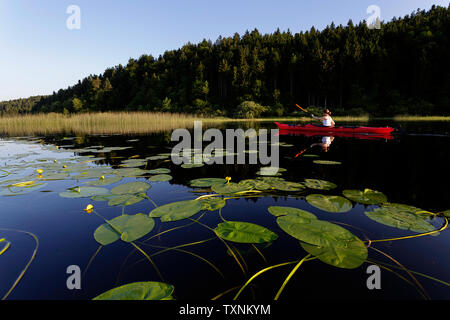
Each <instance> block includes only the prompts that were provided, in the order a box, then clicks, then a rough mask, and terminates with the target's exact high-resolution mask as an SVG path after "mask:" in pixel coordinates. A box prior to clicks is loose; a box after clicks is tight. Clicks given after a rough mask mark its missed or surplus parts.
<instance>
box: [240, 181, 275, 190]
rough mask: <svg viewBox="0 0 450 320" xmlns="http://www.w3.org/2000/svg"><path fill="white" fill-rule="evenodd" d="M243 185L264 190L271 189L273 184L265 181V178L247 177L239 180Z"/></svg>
mask: <svg viewBox="0 0 450 320" xmlns="http://www.w3.org/2000/svg"><path fill="white" fill-rule="evenodd" d="M238 184H239V185H241V186H244V187H245V188H248V189H249V190H250V189H255V190H260V191H264V190H268V189H271V188H272V187H271V185H270V184H268V183H267V182H264V181H263V180H258V179H246V180H242V181H239V183H238Z"/></svg>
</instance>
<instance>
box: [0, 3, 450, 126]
mask: <svg viewBox="0 0 450 320" xmlns="http://www.w3.org/2000/svg"><path fill="white" fill-rule="evenodd" d="M449 35H450V6H449V7H447V8H445V7H439V6H433V7H432V8H431V9H430V10H429V11H425V10H419V9H418V10H417V11H415V12H413V13H412V14H410V15H407V16H405V17H403V18H394V19H392V20H391V21H390V22H387V23H385V22H381V28H380V29H370V28H368V27H367V25H366V23H365V21H362V22H360V23H359V24H358V25H354V24H353V22H352V21H351V20H350V21H349V22H348V24H347V25H346V26H342V25H339V26H336V25H335V24H334V23H332V24H331V25H329V26H327V27H326V28H324V29H323V30H322V31H318V30H316V29H315V28H314V27H312V28H311V29H310V30H309V31H306V32H300V33H295V34H292V33H291V32H290V31H289V30H288V31H286V32H280V30H277V31H275V32H274V33H272V34H264V35H262V34H260V33H259V32H258V30H256V29H255V30H253V31H251V32H249V31H247V32H246V33H245V34H244V35H242V36H241V35H239V34H237V33H236V34H235V35H234V36H232V37H226V38H222V37H219V38H218V39H217V40H216V41H215V42H211V41H207V40H203V41H202V42H200V43H198V44H191V43H187V44H186V45H184V46H183V47H182V48H180V49H177V50H171V51H166V52H165V53H164V54H163V55H161V56H159V57H158V58H154V57H153V56H151V55H142V56H141V57H139V59H130V60H129V61H128V64H127V65H126V66H123V65H118V66H115V67H113V68H109V69H106V70H105V72H104V73H103V74H101V75H90V76H88V77H86V78H84V79H83V80H80V81H78V83H77V84H75V85H73V86H70V87H68V88H67V89H61V90H59V91H58V92H54V93H53V94H51V95H49V96H42V97H30V98H29V99H18V100H11V101H6V102H0V113H3V114H4V113H28V112H32V113H37V112H44V113H46V112H60V113H77V112H97V111H124V110H125V111H167V112H184V113H195V114H200V115H207V116H231V117H232V116H236V114H237V112H238V111H237V109H238V106H239V105H240V104H241V103H242V102H243V101H254V102H256V104H260V105H262V106H264V108H263V111H264V112H263V115H271V116H283V115H289V114H291V113H292V112H293V111H295V110H296V108H295V103H298V104H300V105H303V106H316V107H321V108H322V107H328V108H330V109H331V110H332V111H333V114H352V115H356V114H370V115H373V116H392V115H396V114H417V115H431V114H433V115H437V114H439V115H449V114H450V107H449V104H450V100H449V98H450V97H449V93H450V72H449V61H450V59H449V57H450V43H449Z"/></svg>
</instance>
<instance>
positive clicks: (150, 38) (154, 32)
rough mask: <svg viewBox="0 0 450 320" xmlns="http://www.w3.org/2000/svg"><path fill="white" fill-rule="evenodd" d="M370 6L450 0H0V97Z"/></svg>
mask: <svg viewBox="0 0 450 320" xmlns="http://www.w3.org/2000/svg"><path fill="white" fill-rule="evenodd" d="M372 4H374V5H378V6H379V7H380V9H381V19H382V20H384V21H389V20H391V19H392V17H394V16H396V17H399V16H404V15H406V14H409V13H411V12H412V11H414V10H416V9H417V8H420V9H429V8H430V7H431V6H432V5H433V4H437V5H441V6H446V7H447V6H448V5H449V1H448V0H446V1H443V0H435V1H432V0H378V1H375V0H353V1H350V0H309V1H306V0H277V1H273V0H271V1H268V0H227V1H215V0H145V1H144V0H131V1H125V0H108V1H106V0H70V1H66V0H37V1H33V0H26V1H25V0H0V43H1V46H0V101H2V100H9V99H15V98H20V97H28V96H31V95H38V94H51V93H52V92H53V91H57V90H59V89H60V88H66V87H67V86H69V85H73V84H74V83H76V82H77V81H78V80H79V79H82V78H84V77H86V76H88V75H89V74H99V73H102V72H103V71H104V70H105V69H106V68H107V67H113V66H115V65H118V64H119V63H122V64H126V63H127V61H128V59H129V58H130V57H132V58H138V57H139V56H140V55H142V54H144V53H145V54H152V55H153V56H155V57H157V56H158V55H159V54H162V53H164V51H165V50H171V49H176V48H179V47H181V46H182V45H183V44H185V43H187V42H192V43H197V42H199V41H201V40H203V39H204V38H205V39H211V40H213V41H214V40H215V39H217V37H218V36H219V35H222V36H224V37H225V36H232V35H233V34H234V33H235V32H238V33H239V34H243V33H244V32H245V30H247V29H248V30H253V29H254V28H257V29H258V30H259V31H260V32H261V33H272V32H273V31H274V30H276V29H277V28H280V30H287V29H290V30H291V32H293V33H296V32H299V31H305V30H309V29H310V28H311V26H314V27H316V28H318V29H322V28H324V27H325V26H326V25H328V24H330V23H331V22H332V21H333V22H334V23H335V24H336V25H338V24H344V25H345V24H347V22H348V20H349V19H352V20H353V22H355V23H357V22H359V21H361V20H363V19H367V18H368V16H369V14H367V13H366V9H367V7H368V6H369V5H372ZM69 5H78V6H79V7H80V9H81V28H80V29H79V30H69V29H68V28H67V27H66V20H67V18H68V17H69V16H70V15H69V14H67V13H66V9H67V7H68V6H69Z"/></svg>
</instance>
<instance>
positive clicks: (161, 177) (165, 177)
mask: <svg viewBox="0 0 450 320" xmlns="http://www.w3.org/2000/svg"><path fill="white" fill-rule="evenodd" d="M148 180H149V181H152V182H158V181H161V182H162V181H169V180H172V176H171V175H169V174H157V175H156V176H153V177H150V178H148Z"/></svg>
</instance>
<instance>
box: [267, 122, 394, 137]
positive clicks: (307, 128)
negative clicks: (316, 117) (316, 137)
mask: <svg viewBox="0 0 450 320" xmlns="http://www.w3.org/2000/svg"><path fill="white" fill-rule="evenodd" d="M275 124H276V125H277V126H278V128H280V129H281V130H289V131H292V130H293V131H302V132H318V133H319V132H320V133H323V134H329V133H350V134H378V135H386V134H390V133H391V132H392V131H394V128H391V127H332V128H331V127H322V126H316V125H312V124H305V125H300V124H283V123H278V122H275Z"/></svg>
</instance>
